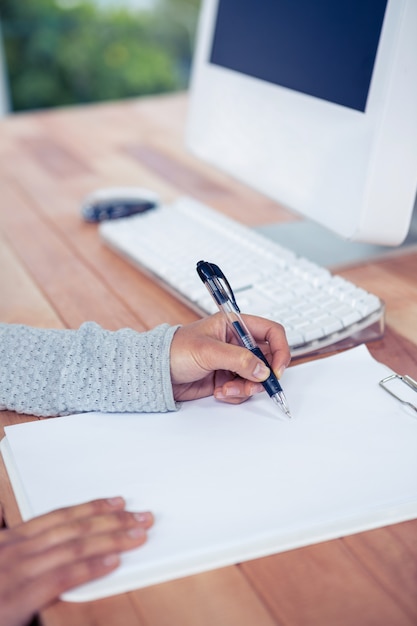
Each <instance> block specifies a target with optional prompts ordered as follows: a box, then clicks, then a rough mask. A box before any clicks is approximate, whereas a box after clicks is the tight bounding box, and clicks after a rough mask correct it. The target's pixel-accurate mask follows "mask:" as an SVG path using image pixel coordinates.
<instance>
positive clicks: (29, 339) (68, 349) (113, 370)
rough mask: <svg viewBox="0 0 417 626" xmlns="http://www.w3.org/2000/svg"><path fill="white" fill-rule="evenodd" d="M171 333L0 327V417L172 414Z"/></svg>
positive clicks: (89, 326)
mask: <svg viewBox="0 0 417 626" xmlns="http://www.w3.org/2000/svg"><path fill="white" fill-rule="evenodd" d="M177 328H178V327H177V326H169V325H168V324H162V325H161V326H157V327H156V328H155V329H153V330H151V331H148V332H144V333H138V332H135V331H133V330H130V329H128V328H125V329H122V330H118V331H114V332H112V331H108V330H104V329H103V328H101V327H100V326H98V325H97V324H95V323H93V322H87V323H86V324H83V325H82V326H81V327H80V328H79V329H78V330H55V329H52V330H47V329H40V328H32V327H30V326H23V325H17V324H0V410H4V409H10V410H13V411H18V412H19V413H29V414H31V415H39V416H51V415H66V414H69V413H81V412H84V411H103V412H108V413H110V412H136V411H137V412H141V411H144V412H158V411H172V410H175V409H176V408H177V405H176V403H175V401H174V397H173V392H172V385H171V377H170V366H169V351H170V346H171V340H172V337H173V335H174V333H175V331H176V330H177Z"/></svg>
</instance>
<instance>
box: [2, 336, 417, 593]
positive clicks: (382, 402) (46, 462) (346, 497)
mask: <svg viewBox="0 0 417 626" xmlns="http://www.w3.org/2000/svg"><path fill="white" fill-rule="evenodd" d="M388 373H389V370H388V369H387V368H386V367H385V366H384V365H381V364H380V363H377V362H376V361H375V360H374V359H373V358H372V357H371V356H370V354H369V352H368V351H367V349H366V347H364V346H359V347H357V348H354V349H353V350H350V351H348V352H344V353H341V354H339V355H336V356H332V357H329V358H326V359H321V360H318V361H314V362H310V363H305V364H302V365H298V366H295V367H293V368H290V369H289V370H288V371H287V372H286V373H285V376H284V378H283V381H282V384H283V386H284V389H285V393H286V396H287V399H288V401H289V404H290V407H291V412H292V414H293V415H294V418H293V419H292V420H289V419H288V418H286V417H285V416H284V415H283V414H281V413H280V412H279V409H278V407H277V406H276V405H274V404H273V403H272V402H271V400H270V399H269V398H268V396H267V395H266V394H264V393H262V394H260V395H258V396H256V397H255V398H253V399H251V400H250V401H249V402H247V403H245V404H243V405H240V406H231V405H225V404H222V403H219V402H216V401H215V400H213V399H212V398H207V399H204V400H198V401H195V402H187V403H184V404H183V406H182V408H181V410H180V411H178V412H177V413H165V414H97V413H85V414H81V415H75V416H68V417H61V418H58V419H49V420H44V421H40V422H39V421H38V422H31V423H26V424H19V425H16V426H10V427H7V428H6V437H5V439H3V441H2V444H1V448H2V452H3V456H4V458H5V462H6V466H7V469H8V472H9V474H10V476H11V481H12V484H13V487H14V490H15V493H16V496H17V498H18V502H19V506H20V509H21V512H22V515H23V516H24V518H29V517H32V516H34V515H39V514H41V513H44V512H46V511H49V510H51V509H55V508H58V507H61V506H67V505H70V504H75V503H79V502H83V501H86V500H89V499H93V498H98V497H108V496H114V495H123V496H124V497H125V498H126V499H127V502H128V508H129V509H130V510H136V511H140V510H151V511H153V513H154V514H155V518H156V522H155V526H154V527H153V529H152V530H151V531H150V533H149V539H148V542H147V543H146V545H145V546H143V547H141V548H139V549H137V550H135V551H133V552H131V553H127V554H125V555H124V556H123V564H122V566H121V567H120V568H119V569H118V570H117V571H116V572H114V573H112V574H110V575H109V576H107V577H105V578H103V579H100V580H98V581H95V582H92V583H89V584H87V585H83V586H81V587H78V588H77V589H75V590H73V591H70V592H68V593H67V594H65V595H64V598H65V599H67V600H73V601H83V600H91V599H95V598H99V597H103V596H108V595H111V594H114V593H121V592H124V591H127V590H130V589H134V588H138V587H143V586H146V585H150V584H154V583H158V582H162V581H166V580H170V579H172V578H177V577H181V576H185V575H188V574H193V573H196V572H200V571H204V570H208V569H212V568H215V567H220V566H224V565H228V564H231V563H235V562H238V561H242V560H246V559H251V558H255V557H259V556H263V555H267V554H272V553H276V552H280V551H284V550H288V549H291V548H294V547H299V546H302V545H307V544H310V543H314V542H318V541H323V540H326V539H330V538H334V537H338V536H341V535H346V534H351V533H354V532H358V531H361V530H366V529H370V528H374V527H378V526H383V525H386V524H389V523H394V522H397V521H402V520H405V519H412V518H414V517H416V516H417V419H416V418H415V417H414V416H413V415H412V413H411V412H409V411H408V410H407V409H405V408H404V406H402V405H401V404H400V403H399V402H398V401H396V400H395V398H392V397H391V396H390V395H389V394H387V393H386V391H384V390H383V389H382V388H381V387H379V385H378V381H379V380H380V379H381V378H383V377H384V376H386V375H387V374H388Z"/></svg>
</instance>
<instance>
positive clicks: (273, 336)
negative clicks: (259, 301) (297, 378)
mask: <svg viewBox="0 0 417 626" xmlns="http://www.w3.org/2000/svg"><path fill="white" fill-rule="evenodd" d="M242 317H243V319H244V321H245V323H246V325H247V326H248V328H249V330H250V331H251V333H252V335H253V337H254V339H255V340H256V341H257V342H259V343H262V342H266V343H267V344H268V346H269V350H270V352H271V368H272V370H273V371H274V373H275V375H276V376H277V377H278V378H279V377H280V376H282V373H283V371H284V369H285V368H286V367H288V365H289V363H290V361H291V353H290V348H289V345H288V342H287V338H286V336H285V329H284V327H283V326H282V324H279V323H278V322H273V321H272V320H269V319H267V318H265V317H259V316H257V315H248V314H243V315H242Z"/></svg>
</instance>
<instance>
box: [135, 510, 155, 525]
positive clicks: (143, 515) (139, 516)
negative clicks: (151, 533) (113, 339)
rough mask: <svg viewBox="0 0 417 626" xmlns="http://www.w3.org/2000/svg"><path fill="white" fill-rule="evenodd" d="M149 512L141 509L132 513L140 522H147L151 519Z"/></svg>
mask: <svg viewBox="0 0 417 626" xmlns="http://www.w3.org/2000/svg"><path fill="white" fill-rule="evenodd" d="M151 515H152V514H151V513H149V512H148V511H141V512H140V513H133V517H134V518H135V519H136V520H137V521H138V522H140V523H143V522H145V523H146V522H149V521H150V519H151Z"/></svg>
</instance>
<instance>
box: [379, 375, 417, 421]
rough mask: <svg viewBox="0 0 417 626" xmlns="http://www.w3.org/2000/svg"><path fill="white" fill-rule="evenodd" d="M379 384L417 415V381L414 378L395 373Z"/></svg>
mask: <svg viewBox="0 0 417 626" xmlns="http://www.w3.org/2000/svg"><path fill="white" fill-rule="evenodd" d="M379 384H380V385H381V387H382V388H383V389H385V391H386V392H387V393H389V394H390V395H391V396H393V397H394V398H396V399H397V400H398V401H399V402H401V404H403V405H405V406H407V407H409V408H410V409H412V410H413V411H415V412H416V413H417V405H416V403H417V395H416V394H417V381H415V380H414V378H411V376H408V374H405V375H404V376H401V375H400V374H395V373H394V374H390V376H386V377H385V378H383V379H382V380H380V381H379Z"/></svg>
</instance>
